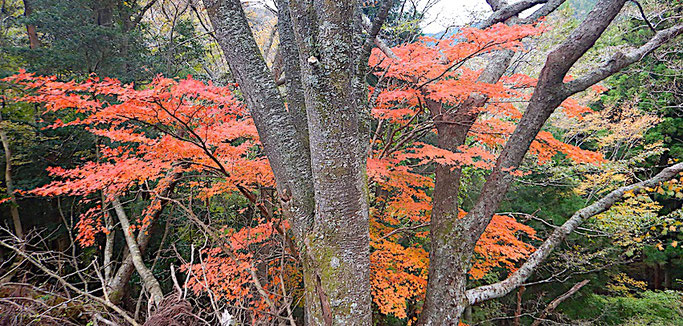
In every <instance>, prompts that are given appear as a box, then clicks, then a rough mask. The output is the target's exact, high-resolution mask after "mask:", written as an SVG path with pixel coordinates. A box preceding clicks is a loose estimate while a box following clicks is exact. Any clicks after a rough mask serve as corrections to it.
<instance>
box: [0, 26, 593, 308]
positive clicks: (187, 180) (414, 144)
mask: <svg viewBox="0 0 683 326" xmlns="http://www.w3.org/2000/svg"><path fill="white" fill-rule="evenodd" d="M543 30H544V27H543V25H542V24H538V25H516V26H508V25H504V24H497V25H494V26H492V27H491V28H488V29H486V30H479V29H475V28H465V29H463V30H461V31H460V32H459V33H457V34H456V35H454V36H452V37H447V38H444V39H436V38H430V37H423V38H421V39H420V40H419V41H417V42H414V43H410V44H404V45H399V46H396V47H394V48H393V49H392V51H393V53H394V55H395V56H396V57H395V58H390V57H387V55H385V54H384V53H382V52H381V51H379V50H378V49H374V50H373V52H372V55H371V58H370V60H369V64H370V68H371V70H372V72H373V73H374V77H375V78H376V79H377V80H378V81H382V82H381V83H379V82H377V83H375V84H374V85H375V86H371V87H370V89H369V94H368V96H369V97H368V98H369V103H370V104H371V108H372V111H371V114H372V118H373V127H374V129H373V134H372V135H370V139H371V141H372V144H371V153H369V159H368V164H367V173H368V177H369V183H370V184H369V186H370V189H371V194H370V196H371V198H370V203H371V208H370V216H371V220H370V223H371V225H370V230H371V234H370V236H371V250H372V253H371V263H372V266H371V271H372V279H371V282H372V284H371V285H372V296H373V301H374V303H375V304H376V305H377V307H378V309H379V311H380V312H381V313H382V314H392V315H394V316H395V317H397V318H412V317H414V316H415V315H416V313H418V312H419V306H418V305H415V304H414V303H415V302H418V301H420V300H421V298H423V296H424V292H425V288H426V284H427V280H426V279H427V273H428V266H429V252H428V247H427V246H426V245H427V244H428V241H427V240H428V232H427V230H428V229H427V227H428V226H429V221H430V211H431V203H430V202H431V191H432V189H433V186H434V179H433V178H434V175H433V167H434V166H435V165H445V166H450V167H453V168H455V167H461V168H467V169H472V170H480V171H486V170H487V169H490V168H491V167H492V165H493V164H494V163H495V160H496V158H497V154H498V153H499V151H500V149H501V147H502V145H504V144H505V142H506V139H507V138H508V137H509V135H510V134H511V133H512V131H513V130H514V128H515V126H516V122H517V121H518V120H519V119H520V118H521V115H522V113H521V112H520V111H519V107H518V106H517V105H516V104H515V103H517V102H519V101H524V100H528V98H529V96H530V92H529V90H530V89H531V88H532V87H533V86H534V85H535V80H534V79H533V78H531V77H529V76H526V75H522V74H513V75H509V76H505V77H503V78H502V79H501V80H500V81H499V82H498V83H495V84H487V83H481V82H478V81H477V79H478V77H479V74H480V73H481V70H478V69H476V68H473V67H476V66H477V60H478V57H480V56H486V55H487V54H488V53H489V52H491V51H494V50H501V49H507V50H511V51H525V44H524V42H523V39H525V38H527V37H533V36H535V35H538V34H540V33H541V32H542V31H543ZM3 82H5V83H8V84H10V85H12V87H14V89H15V91H16V92H15V93H16V98H15V99H16V100H17V101H24V102H31V103H37V104H41V105H44V106H45V114H44V119H46V121H48V122H49V126H48V128H84V129H85V130H87V131H88V132H89V133H91V134H92V135H93V136H94V137H96V138H97V144H98V147H97V153H98V154H97V157H93V158H92V159H91V160H88V161H85V162H82V164H81V165H79V166H76V167H71V168H63V167H54V168H51V169H50V173H51V174H52V175H53V176H54V177H55V181H53V182H51V183H49V184H47V185H45V186H43V187H40V188H38V189H34V190H32V191H31V193H32V194H34V195H40V196H58V195H69V196H77V197H78V198H81V200H82V201H85V202H89V203H90V207H91V209H90V210H88V211H87V212H85V213H84V214H82V216H81V218H80V221H79V222H78V224H77V225H76V227H77V229H78V241H79V243H80V244H81V245H82V246H92V245H94V244H95V243H96V242H97V239H98V235H99V234H100V233H106V232H109V230H108V229H107V228H106V227H105V225H104V223H103V220H104V216H105V214H107V210H108V209H109V207H110V202H111V201H112V200H113V199H114V198H116V197H124V196H130V195H133V194H136V195H135V196H139V194H140V193H144V194H146V195H148V196H150V197H151V198H157V199H159V200H156V201H152V204H151V205H150V206H149V207H147V208H145V210H144V212H143V213H142V214H140V216H138V217H137V218H136V221H135V223H134V224H135V228H136V229H139V230H141V231H139V232H146V231H144V230H146V226H147V225H149V224H150V222H151V219H153V218H154V214H155V212H157V211H158V210H159V208H160V205H161V203H162V202H169V201H170V202H172V203H176V204H178V205H183V204H181V202H185V204H184V206H183V207H184V209H189V210H191V209H192V208H191V206H190V205H188V204H187V201H188V199H187V198H174V197H173V196H172V195H169V197H168V198H167V197H165V196H166V195H164V191H163V189H167V188H168V187H169V182H174V183H177V184H178V186H177V187H183V188H187V189H191V192H192V193H193V194H194V196H195V199H196V200H207V199H208V198H211V197H214V196H227V195H234V194H245V193H247V194H249V193H251V191H252V190H255V189H259V188H263V187H271V188H272V187H273V186H274V178H273V175H272V172H271V171H270V169H269V166H268V162H267V160H266V158H265V155H264V154H263V149H262V147H261V146H260V144H259V138H258V134H257V132H256V128H255V127H254V125H253V122H252V121H251V119H250V118H249V114H248V110H247V108H246V107H245V105H244V104H242V103H241V102H240V100H239V92H238V86H237V85H229V86H215V85H213V84H211V83H208V84H206V83H203V82H201V81H198V80H194V79H192V78H191V77H188V78H186V79H182V80H175V79H169V78H163V77H158V78H155V79H154V80H153V81H152V82H151V83H150V84H147V85H123V84H121V83H120V82H119V81H117V80H113V79H107V78H104V79H99V78H96V77H91V78H89V79H88V80H85V81H83V82H74V81H71V82H62V81H58V80H57V79H56V78H55V77H39V76H35V75H32V74H27V73H25V72H21V73H19V74H17V75H14V76H11V77H9V78H6V79H4V80H3ZM379 85H382V86H379ZM473 93H474V94H479V96H484V97H486V98H488V99H489V101H487V104H486V105H485V106H483V107H478V108H476V110H479V112H480V114H479V119H478V120H477V121H476V122H475V124H474V125H473V127H472V128H471V131H470V133H469V134H468V137H467V142H466V145H464V146H461V148H459V149H458V151H456V152H452V151H448V150H445V149H442V148H439V147H437V146H436V145H435V144H434V143H433V141H430V140H433V139H434V137H432V136H433V135H434V133H435V132H436V129H435V127H434V122H435V121H436V120H438V119H439V117H438V115H436V116H435V115H433V114H432V116H430V115H429V109H428V108H427V107H428V104H431V105H434V104H436V105H438V106H439V107H441V108H442V109H444V110H448V109H449V108H455V107H457V106H458V104H459V103H461V102H462V101H464V100H465V99H466V98H467V97H468V96H470V94H473ZM562 108H563V113H564V114H566V115H567V116H568V117H570V118H573V119H582V117H583V116H584V115H585V114H586V113H588V112H590V109H588V108H586V107H584V106H582V105H580V104H579V102H578V101H576V100H573V99H568V100H566V101H565V102H564V103H563V104H562ZM55 117H60V118H55ZM385 131H386V134H385ZM529 154H530V156H531V158H532V159H534V160H535V161H536V162H537V163H538V164H545V163H547V162H549V161H550V160H551V159H552V158H553V157H555V156H556V155H558V154H559V155H564V156H565V157H566V158H568V159H570V160H572V161H574V162H577V163H596V162H601V161H602V160H603V159H602V157H601V155H599V154H597V153H594V152H590V151H586V150H582V149H580V148H578V147H575V146H572V145H569V144H565V143H563V142H561V141H559V140H557V139H555V138H554V137H553V135H552V134H551V133H549V132H545V131H543V132H541V133H540V134H539V135H538V138H537V139H536V140H535V141H534V142H533V144H532V146H531V149H530V152H529ZM174 173H175V174H181V175H183V176H185V177H183V178H180V179H179V180H171V181H169V180H168V176H169V175H171V174H174ZM514 173H516V174H517V175H523V174H524V173H525V171H523V170H519V171H514ZM460 213H461V215H464V214H466V212H465V211H461V212H460ZM262 215H264V216H260V217H259V218H258V219H257V220H256V221H254V222H253V223H251V224H250V225H244V226H241V227H233V226H225V227H223V226H221V225H213V227H215V228H216V229H218V230H220V235H221V236H222V237H224V239H226V240H227V243H228V244H229V245H228V246H227V247H218V248H214V249H206V250H204V251H203V252H202V253H201V255H202V260H201V262H200V263H197V261H195V262H193V263H190V264H187V265H186V266H184V267H183V271H185V272H187V273H191V276H192V277H191V278H190V280H189V283H188V284H187V286H188V287H189V288H190V289H191V290H193V291H194V292H195V293H201V292H205V291H212V292H213V293H215V294H216V299H217V300H227V301H229V302H232V303H233V304H235V305H238V306H248V307H251V308H252V309H254V310H255V311H265V310H267V305H268V301H277V300H283V297H284V296H283V295H275V294H276V293H280V291H281V287H282V288H284V287H285V286H286V287H287V288H290V289H294V288H296V287H297V286H298V283H299V282H301V275H300V272H299V271H298V269H297V263H296V262H291V261H287V262H280V261H271V262H269V263H267V264H266V267H265V274H266V275H267V276H266V279H267V282H266V284H263V287H265V288H266V290H268V292H269V293H270V294H271V295H268V297H267V298H264V297H260V296H259V295H258V294H255V292H254V291H253V289H252V286H253V283H252V278H250V273H249V272H250V271H253V270H255V269H256V266H257V265H258V263H257V257H256V255H255V254H254V252H256V251H258V250H257V249H255V248H257V247H258V248H262V247H269V246H279V245H280V243H281V237H280V236H281V235H282V234H286V228H287V222H286V221H281V220H280V219H279V218H278V216H279V215H278V212H277V209H275V210H274V214H272V216H271V215H269V214H262ZM534 240H537V238H536V236H535V231H534V229H532V228H531V227H529V226H526V225H524V224H522V223H520V222H518V221H517V220H516V219H515V217H513V216H510V215H505V214H501V215H495V216H494V218H493V220H492V222H491V224H490V225H489V226H488V228H487V229H486V232H485V233H484V235H483V236H482V237H481V239H480V240H479V242H478V244H477V247H476V249H475V260H474V261H473V262H472V268H471V270H470V272H469V273H470V277H471V278H472V279H474V280H477V279H481V278H483V277H484V276H485V275H486V274H487V273H490V272H492V271H494V270H497V271H501V272H506V271H508V272H509V271H511V270H514V269H515V266H517V263H518V262H519V261H520V260H522V259H523V258H525V257H526V256H528V255H529V254H530V253H531V252H533V250H534V247H533V245H532V244H533V241H534ZM226 250H232V252H231V253H230V255H228V254H227V253H226ZM290 253H291V254H292V255H293V256H295V255H296V253H295V252H290ZM292 291H294V290H292Z"/></svg>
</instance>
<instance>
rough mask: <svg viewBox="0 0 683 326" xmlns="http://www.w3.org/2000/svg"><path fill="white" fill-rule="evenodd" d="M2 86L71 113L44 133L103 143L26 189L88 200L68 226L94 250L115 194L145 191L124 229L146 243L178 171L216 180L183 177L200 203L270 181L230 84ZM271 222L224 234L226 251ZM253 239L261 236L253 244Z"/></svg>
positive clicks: (163, 81) (47, 80)
mask: <svg viewBox="0 0 683 326" xmlns="http://www.w3.org/2000/svg"><path fill="white" fill-rule="evenodd" d="M3 81H4V82H7V83H11V84H12V85H13V86H14V87H17V88H20V89H21V90H22V91H23V92H25V94H24V95H23V96H21V97H20V98H18V99H17V100H19V101H24V102H29V103H39V104H44V105H45V109H46V111H45V113H46V114H49V113H52V112H57V111H68V112H72V113H74V114H75V116H74V115H67V116H68V117H71V118H72V120H71V121H63V120H61V119H56V120H55V121H53V122H52V123H50V124H48V126H47V127H46V128H62V127H67V126H81V127H84V128H86V129H87V130H88V131H89V132H91V133H92V134H94V135H96V136H98V137H100V138H101V139H103V141H102V142H101V144H100V145H99V148H98V152H99V154H100V155H99V157H98V158H97V160H96V161H88V162H84V163H83V164H82V165H80V166H78V167H75V168H71V169H64V168H60V167H54V168H50V173H51V174H52V175H53V176H54V177H55V178H57V180H55V181H53V182H51V183H49V184H47V185H45V186H42V187H40V188H37V189H34V190H32V191H30V193H32V194H36V195H41V196H60V195H67V196H78V197H81V198H82V201H83V202H86V203H89V204H90V206H91V208H90V209H88V210H87V211H86V212H85V213H83V214H81V216H80V218H79V221H78V223H77V224H76V225H75V227H76V229H77V230H78V233H77V237H76V240H77V241H78V243H79V244H80V245H82V246H92V245H93V244H94V243H95V237H96V236H97V235H98V234H101V233H105V234H107V235H108V234H109V233H110V232H113V231H114V229H113V225H106V226H105V223H104V220H105V218H106V216H108V215H109V212H108V211H109V210H110V209H111V207H112V206H114V208H117V207H116V203H117V202H118V197H120V196H124V195H126V194H134V193H136V192H145V193H150V194H151V197H152V198H153V200H152V201H151V202H150V203H149V206H148V207H146V208H145V209H144V211H143V212H142V214H141V216H139V217H138V218H136V220H135V221H134V224H133V225H132V226H131V230H123V231H124V232H131V233H132V232H134V230H139V231H138V234H139V235H138V242H142V241H141V240H140V239H141V238H146V236H147V234H148V232H150V229H151V228H150V224H151V223H153V222H154V218H155V217H158V214H159V212H160V210H161V209H162V207H163V205H165V202H167V201H168V200H169V198H167V197H169V195H170V194H169V193H167V192H168V189H169V188H170V187H171V183H177V182H179V179H180V178H179V176H180V175H183V174H184V175H190V176H192V175H196V176H202V175H206V174H209V175H215V176H220V178H215V177H214V178H212V179H209V181H207V180H206V178H205V177H204V178H202V177H198V179H197V180H196V181H193V180H192V179H186V180H184V181H183V184H184V185H185V186H187V187H190V188H191V189H194V191H196V192H197V194H198V195H197V197H198V198H199V199H200V200H201V199H206V198H209V197H212V196H215V195H217V194H225V193H229V192H231V191H232V192H237V191H239V190H238V189H242V191H248V190H247V189H248V188H249V187H252V186H255V185H259V186H271V185H272V183H273V179H272V174H271V173H270V170H269V167H268V163H267V161H266V160H265V159H264V158H262V157H260V156H259V154H258V153H259V146H258V135H257V134H256V131H255V129H254V127H253V123H252V122H251V120H250V119H249V118H248V116H247V114H246V113H245V110H244V107H243V106H242V105H241V104H240V103H239V102H238V101H237V100H236V99H235V98H234V97H233V96H232V89H231V88H232V87H216V86H213V85H211V84H209V85H206V84H204V83H202V82H200V81H196V80H193V79H191V78H188V79H184V80H181V81H175V80H172V79H168V78H161V77H158V78H156V79H155V80H154V81H153V82H152V83H150V84H149V85H146V86H145V87H143V88H142V89H135V88H134V87H133V85H122V84H121V83H120V82H119V81H117V80H113V79H106V78H105V79H103V80H100V79H98V78H91V79H88V80H86V81H84V82H81V83H77V82H60V81H57V80H56V78H54V77H37V76H34V75H33V74H27V73H25V72H21V73H19V74H17V75H14V76H11V77H8V78H5V79H4V80H3ZM100 193H102V194H103V196H99V194H100ZM118 213H119V212H117V214H118ZM274 223H276V222H275V221H273V220H271V221H268V222H266V221H263V222H262V223H258V224H257V225H256V226H254V227H246V228H244V229H242V230H240V231H239V232H238V233H236V234H233V235H230V241H231V242H232V244H233V245H232V247H231V248H229V250H232V251H235V252H237V251H239V250H240V249H242V248H244V247H245V246H246V245H247V244H249V243H259V242H262V241H263V239H264V237H265V238H269V236H268V234H269V233H267V232H266V231H268V230H270V231H271V232H272V230H273V229H274V228H276V226H274ZM278 224H279V223H278ZM277 227H279V228H282V226H277ZM263 232H266V233H263ZM256 233H259V234H260V236H258V237H253V238H252V234H256ZM244 242H246V244H245V243H244ZM138 245H140V244H139V243H138ZM211 253H214V254H215V253H216V252H215V251H212V252H211ZM236 258H237V259H236V260H234V261H232V262H231V263H232V264H238V268H239V269H244V268H252V266H251V262H250V256H249V255H246V254H240V255H239V256H238V257H236ZM207 263H209V265H210V263H211V261H210V260H209V261H207ZM222 266H223V265H222ZM245 266H248V267H245ZM136 267H137V266H136ZM138 272H140V271H138ZM223 272H225V271H223ZM209 274H210V275H214V276H218V275H220V274H218V275H217V274H216V273H213V272H212V273H205V274H202V277H206V275H209ZM239 275H241V276H243V275H244V273H242V274H239ZM127 277H130V275H127ZM117 278H120V277H117ZM231 279H232V280H233V282H230V283H229V284H225V285H224V286H232V287H238V288H239V287H241V288H242V291H241V292H240V291H235V292H233V293H232V294H231V296H230V299H236V298H240V297H242V294H244V293H243V291H245V290H246V291H249V288H250V287H249V286H246V285H244V284H245V283H247V282H249V281H248V279H249V278H248V277H246V278H244V277H235V278H231ZM219 280H224V279H223V278H220V279H219ZM111 281H114V280H111ZM117 282H118V283H121V281H117ZM240 282H241V283H240ZM123 283H127V280H125V282H123ZM188 286H191V285H188ZM112 287H113V288H116V286H112Z"/></svg>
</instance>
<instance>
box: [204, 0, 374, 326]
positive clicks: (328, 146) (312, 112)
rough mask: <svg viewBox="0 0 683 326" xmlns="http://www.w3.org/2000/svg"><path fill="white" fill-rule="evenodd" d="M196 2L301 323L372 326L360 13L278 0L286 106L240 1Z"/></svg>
mask: <svg viewBox="0 0 683 326" xmlns="http://www.w3.org/2000/svg"><path fill="white" fill-rule="evenodd" d="M204 4H205V6H206V8H207V12H208V14H209V17H210V19H211V22H212V24H213V26H214V29H215V31H216V37H217V39H218V43H219V44H220V46H221V48H222V49H223V53H224V55H225V57H226V60H227V61H228V63H229V66H230V70H231V72H232V74H233V76H234V77H235V79H236V80H237V82H238V83H239V85H240V89H241V90H242V91H243V93H244V95H245V99H246V102H247V105H248V107H249V109H250V111H251V114H252V116H253V118H254V122H255V124H256V127H257V129H258V132H259V135H260V136H261V141H262V143H263V145H264V148H265V152H266V155H267V156H268V159H269V162H270V164H271V168H272V170H273V172H274V174H275V178H276V180H277V185H278V192H279V194H280V197H281V201H282V204H283V207H284V208H285V212H284V213H285V214H286V215H287V216H288V218H289V219H290V220H291V221H292V227H293V233H294V235H295V239H296V240H297V242H298V246H299V247H300V253H301V260H302V264H303V268H304V271H303V272H304V283H305V285H304V287H305V299H306V304H305V307H306V320H307V323H308V324H311V325H332V324H335V325H370V323H371V305H370V281H369V274H370V262H369V225H368V201H367V185H366V177H365V160H366V153H367V144H366V141H365V137H366V134H367V119H366V118H365V117H364V115H365V114H367V112H366V111H367V107H366V106H365V83H364V80H363V79H362V76H363V74H362V72H364V69H365V67H366V62H365V63H363V62H362V60H358V59H357V55H358V54H359V53H361V52H362V51H361V49H362V45H363V42H362V40H361V39H360V38H358V37H357V32H358V31H357V30H356V28H357V27H356V26H357V25H356V24H355V22H356V19H355V17H356V15H358V17H359V16H360V15H359V14H360V12H359V11H357V10H358V6H357V5H356V3H354V2H323V1H289V3H287V1H278V2H277V4H278V9H279V11H280V22H279V25H280V26H278V28H279V32H280V42H281V45H280V46H281V51H282V53H283V59H284V60H285V67H284V69H285V77H286V78H287V86H288V87H287V106H286V107H285V103H284V101H283V98H282V96H281V95H280V93H279V91H278V89H277V87H276V85H275V82H274V81H273V78H272V76H271V74H270V73H269V72H268V68H267V66H266V64H265V61H264V60H263V57H262V56H261V53H260V51H259V50H258V47H257V46H256V42H255V41H254V39H253V36H252V34H251V31H250V29H249V26H248V24H247V21H246V18H245V16H244V12H243V10H242V7H241V4H240V2H239V1H237V0H205V1H204ZM287 15H289V16H287ZM288 18H291V27H290V20H289V19H288ZM297 62H298V65H297ZM302 90H303V91H302Z"/></svg>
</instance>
